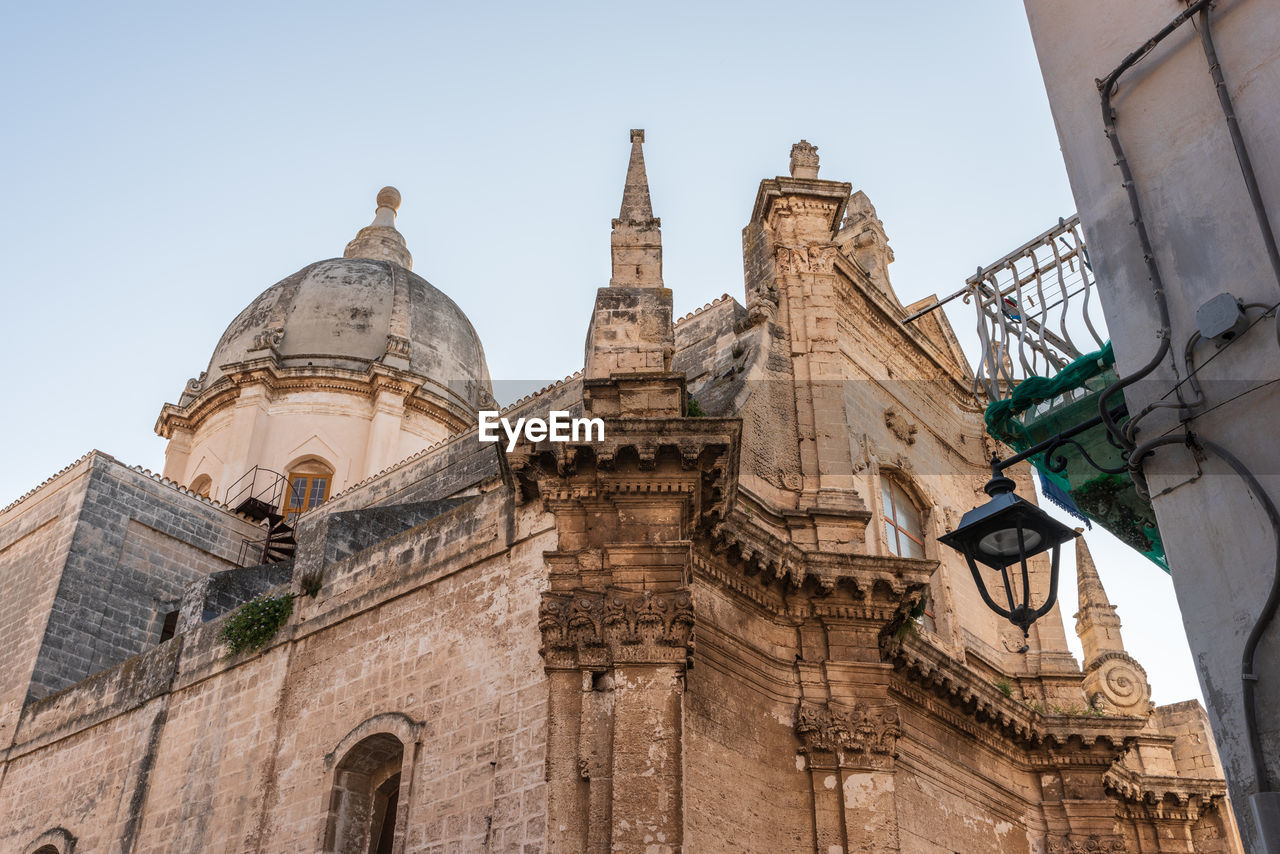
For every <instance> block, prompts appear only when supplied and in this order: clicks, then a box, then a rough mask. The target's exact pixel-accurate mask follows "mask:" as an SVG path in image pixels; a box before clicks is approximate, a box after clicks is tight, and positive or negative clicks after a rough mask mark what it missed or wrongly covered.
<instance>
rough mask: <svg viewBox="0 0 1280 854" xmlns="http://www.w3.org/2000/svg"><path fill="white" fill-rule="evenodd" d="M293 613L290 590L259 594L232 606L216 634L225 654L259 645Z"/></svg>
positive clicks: (229, 655) (264, 643) (235, 653)
mask: <svg viewBox="0 0 1280 854" xmlns="http://www.w3.org/2000/svg"><path fill="white" fill-rule="evenodd" d="M292 613H293V594H292V593H286V594H284V595H282V596H259V597H258V598H257V599H254V600H252V601H249V602H246V603H245V604H243V605H241V606H240V607H239V608H237V609H236V610H235V612H234V613H232V614H231V616H230V617H227V621H226V622H225V623H223V625H222V631H221V632H220V633H219V634H218V637H219V638H220V639H221V640H222V642H223V643H224V644H225V645H226V647H227V657H228V658H229V657H231V656H234V655H238V654H239V653H241V652H244V651H245V650H256V649H262V648H263V647H264V646H266V645H267V644H268V643H270V642H271V639H272V638H273V637H275V634H276V632H278V631H280V628H281V626H283V625H284V624H285V623H286V622H287V621H288V619H289V615H290V614H292Z"/></svg>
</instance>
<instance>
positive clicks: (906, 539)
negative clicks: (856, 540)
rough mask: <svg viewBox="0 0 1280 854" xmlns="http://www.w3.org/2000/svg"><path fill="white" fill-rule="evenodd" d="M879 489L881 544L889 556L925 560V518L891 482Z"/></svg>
mask: <svg viewBox="0 0 1280 854" xmlns="http://www.w3.org/2000/svg"><path fill="white" fill-rule="evenodd" d="M880 489H881V492H880V495H881V498H883V500H884V541H885V545H886V546H887V547H888V549H889V554H892V555H897V556H898V557H914V558H922V557H924V514H923V513H921V512H920V508H919V507H918V506H917V505H916V503H915V501H913V500H912V499H911V497H910V496H909V495H908V494H907V491H906V490H905V489H903V487H902V484H901V483H900V482H899V481H897V480H895V479H894V478H892V477H885V478H883V479H882V480H881V486H880Z"/></svg>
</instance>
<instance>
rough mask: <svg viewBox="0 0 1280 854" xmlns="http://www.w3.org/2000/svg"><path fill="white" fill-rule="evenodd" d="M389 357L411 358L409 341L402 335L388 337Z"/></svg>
mask: <svg viewBox="0 0 1280 854" xmlns="http://www.w3.org/2000/svg"><path fill="white" fill-rule="evenodd" d="M387 355H388V356H403V357H404V358H406V359H407V358H409V339H408V338H405V337H404V336H402V335H388V336H387Z"/></svg>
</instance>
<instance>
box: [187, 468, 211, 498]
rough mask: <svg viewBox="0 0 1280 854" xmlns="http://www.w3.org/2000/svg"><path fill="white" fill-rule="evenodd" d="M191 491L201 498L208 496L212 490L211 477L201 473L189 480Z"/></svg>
mask: <svg viewBox="0 0 1280 854" xmlns="http://www.w3.org/2000/svg"><path fill="white" fill-rule="evenodd" d="M191 491H192V492H194V493H195V494H196V495H199V496H200V497H201V498H208V497H209V495H210V493H212V492H213V478H211V477H209V475H207V474H202V475H200V476H199V477H198V478H196V479H195V480H193V481H191Z"/></svg>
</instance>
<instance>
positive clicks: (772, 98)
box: [0, 0, 1199, 702]
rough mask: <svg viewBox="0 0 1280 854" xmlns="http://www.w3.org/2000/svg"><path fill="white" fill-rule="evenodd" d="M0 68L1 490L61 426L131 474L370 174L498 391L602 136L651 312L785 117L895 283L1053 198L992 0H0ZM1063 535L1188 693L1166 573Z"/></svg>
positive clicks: (715, 240)
mask: <svg viewBox="0 0 1280 854" xmlns="http://www.w3.org/2000/svg"><path fill="white" fill-rule="evenodd" d="M0 80H2V81H3V83H0V109H2V110H3V115H4V124H3V127H4V131H3V133H0V187H2V188H3V193H2V194H0V249H2V250H3V254H4V257H5V258H6V259H7V260H8V264H9V267H8V269H7V271H5V273H4V274H3V278H2V279H0V288H2V289H3V313H2V314H0V356H3V359H2V361H0V364H2V366H3V367H2V368H0V370H3V388H4V392H5V397H6V398H7V400H8V402H9V403H8V405H7V406H6V407H5V409H6V411H7V412H9V413H11V417H9V418H5V419H4V420H3V421H2V422H0V448H4V449H5V453H4V459H5V464H4V465H3V466H0V506H2V505H4V504H7V503H8V502H9V501H10V500H12V499H13V498H16V497H17V496H18V495H20V494H22V493H23V492H25V491H26V490H28V489H30V488H31V487H33V486H35V485H36V484H38V483H39V482H40V481H41V480H43V479H44V478H45V477H47V476H49V475H50V474H52V473H53V472H55V471H56V470H58V469H59V468H61V467H62V466H64V465H66V464H67V463H69V462H71V461H72V460H73V459H75V458H76V457H78V456H79V455H81V454H83V453H84V452H86V451H87V450H89V449H90V448H95V447H96V448H100V449H102V450H104V451H106V452H108V453H111V454H113V455H115V456H117V457H118V458H119V459H121V460H123V461H125V462H127V463H130V464H141V465H144V466H148V467H150V468H152V469H156V470H158V469H159V468H160V467H161V466H162V463H163V448H164V443H163V441H162V440H160V439H159V438H157V437H156V436H154V434H153V433H152V428H153V425H154V423H155V418H156V416H157V414H158V413H159V410H160V406H161V404H163V403H164V402H165V401H174V400H176V399H177V396H178V394H179V393H180V391H181V390H182V387H183V384H184V383H185V381H186V379H187V378H188V377H190V376H194V375H195V374H197V373H198V372H199V371H200V370H202V369H204V367H205V365H206V363H207V361H208V358H209V353H210V351H211V349H212V347H213V344H214V343H215V341H216V340H217V338H218V336H219V335H220V334H221V332H222V330H223V328H224V327H225V326H226V324H227V323H228V322H229V321H230V320H231V318H232V317H234V316H235V314H236V313H237V312H238V311H239V310H240V309H241V308H242V307H243V306H245V305H246V304H247V303H248V302H249V301H250V300H251V299H252V298H253V297H254V296H256V295H257V294H258V293H259V292H260V291H262V290H263V289H265V288H266V287H268V286H269V285H271V284H272V283H274V282H276V281H278V280H279V279H281V278H283V277H284V276H286V275H288V274H290V273H292V272H294V271H295V270H297V269H298V268H300V267H302V266H304V265H305V264H308V263H310V262H312V261H315V260H319V259H321V258H326V257H333V256H337V255H340V254H341V252H342V249H343V246H344V245H345V244H346V242H347V241H348V240H349V239H351V237H353V236H354V235H355V233H356V231H357V230H358V229H359V228H360V227H362V226H364V225H367V224H368V222H369V221H370V219H371V218H372V215H373V208H374V202H373V199H374V195H375V193H376V192H377V190H378V188H379V187H381V186H383V185H384V184H394V185H395V186H396V187H398V188H399V189H400V190H401V192H402V194H403V196H404V204H403V206H402V207H401V210H400V219H399V223H398V225H399V228H400V230H401V231H402V232H403V233H404V235H405V236H406V238H407V239H408V242H409V247H410V250H411V251H412V252H413V254H414V258H415V267H414V269H415V271H416V272H418V273H420V274H421V275H423V276H425V277H426V278H428V279H429V280H431V281H432V282H433V283H434V284H435V285H436V286H437V287H440V288H441V289H442V290H444V291H445V292H446V293H448V294H449V295H450V296H452V297H453V299H454V300H455V301H457V302H458V304H459V305H460V306H462V308H463V309H464V310H465V311H466V312H467V314H468V315H469V316H470V318H471V320H472V322H473V323H474V324H475V326H476V328H477V330H478V331H479V332H480V335H481V337H482V339H483V341H484V344H485V348H486V352H487V355H488V361H489V367H490V370H491V372H492V374H493V376H494V378H495V380H499V381H502V380H512V381H522V382H525V383H528V382H539V381H540V382H546V381H550V380H555V379H559V378H561V377H563V376H565V375H566V374H569V373H571V372H572V371H574V370H577V369H578V368H580V367H581V362H582V342H583V336H584V334H585V330H586V321H587V317H588V314H589V311H590V307H591V304H592V299H593V295H594V292H595V289H596V288H597V287H600V286H602V285H604V284H606V283H607V281H608V277H609V221H610V218H611V217H613V216H615V215H616V213H617V208H618V203H619V199H620V197H621V192H622V182H623V174H624V170H625V165H626V155H627V150H628V145H627V131H628V129H629V128H633V127H643V128H645V129H646V130H647V133H648V143H647V145H646V147H645V149H646V150H645V156H646V160H647V162H648V169H649V178H650V183H651V187H652V194H653V203H654V209H655V213H656V214H657V215H658V216H660V217H661V218H662V223H663V241H664V252H665V259H664V260H665V276H666V282H667V284H668V285H669V286H670V287H671V288H673V290H674V292H675V300H676V308H677V310H678V312H679V313H681V314H683V313H684V312H686V311H689V310H691V309H693V308H695V307H697V306H699V305H702V304H703V303H704V302H707V301H709V300H711V299H713V298H715V297H717V296H719V295H720V294H721V293H725V292H728V293H730V294H732V295H734V296H735V297H739V298H740V297H741V293H742V262H741V253H740V232H741V228H742V226H743V225H744V224H745V223H746V220H747V217H748V215H749V214H750V210H751V204H752V201H753V200H754V198H755V192H756V186H757V184H758V182H759V180H760V179H761V178H764V177H770V176H773V175H777V174H780V173H785V171H786V167H787V156H788V152H789V150H790V146H791V143H793V142H795V141H796V140H798V139H800V138H801V137H804V138H807V139H808V140H810V141H811V142H813V143H815V144H816V145H818V146H819V149H820V152H819V153H820V154H821V157H822V176H823V177H826V178H832V179H836V180H847V181H850V182H852V183H853V185H854V186H855V187H857V188H860V189H862V190H864V191H866V193H867V194H868V195H869V196H870V198H871V200H872V202H873V203H874V204H875V205H876V207H877V209H878V211H879V214H880V217H881V219H882V220H883V221H884V223H885V227H886V230H887V231H888V234H889V238H890V242H891V244H892V246H893V248H894V251H895V253H896V256H897V261H896V263H895V264H894V265H893V266H892V267H891V268H890V273H891V275H892V278H893V281H894V284H895V286H896V288H897V291H898V294H899V296H900V298H901V299H902V301H903V302H904V303H910V302H912V301H914V300H916V299H919V298H921V297H923V296H925V295H927V294H930V293H934V292H938V293H945V292H949V291H952V290H954V289H955V288H957V287H958V286H959V285H960V284H961V283H962V282H963V279H964V277H965V276H967V275H968V274H969V273H971V272H972V271H973V269H974V268H975V267H976V266H977V265H979V264H982V263H985V262H988V261H991V260H993V259H995V258H997V257H999V256H1001V255H1002V254H1004V253H1005V252H1006V251H1008V250H1009V249H1011V248H1013V247H1015V246H1017V245H1018V244H1020V243H1022V242H1023V241H1024V240H1026V239H1028V238H1030V237H1032V236H1034V235H1035V234H1038V233H1039V232H1040V231H1042V230H1044V229H1045V228H1047V227H1048V226H1049V225H1051V224H1053V223H1054V222H1056V221H1057V218H1058V217H1059V216H1067V215H1069V214H1070V213H1071V212H1072V211H1073V210H1074V203H1073V201H1072V199H1071V194H1070V190H1069V187H1068V185H1067V181H1066V175H1065V171H1064V169H1063V166H1062V160H1061V156H1060V153H1059V150H1058V142H1057V138H1056V136H1055V133H1054V128H1053V122H1052V119H1051V117H1050V115H1049V111H1048V106H1047V102H1046V99H1045V95H1044V88H1043V84H1042V82H1041V79H1040V74H1039V69H1038V67H1037V65H1036V62H1035V55H1034V51H1033V49H1032V45H1031V39H1030V34H1029V32H1028V28H1027V23H1026V19H1025V16H1024V13H1023V10H1022V5H1021V3H1018V2H1013V0H987V2H978V3H968V4H959V3H952V2H941V1H940V0H935V2H899V3H870V2H850V0H845V2H811V3H805V4H796V5H784V4H781V3H767V4H766V3H758V2H756V3H752V2H725V3H701V4H691V3H687V2H686V3H661V2H645V3H635V4H622V3H611V4H602V3H586V2H582V3H540V4H527V3H522V4H517V3H506V4H500V3H472V4H461V3H452V4H439V3H375V2H365V3H361V4H354V3H347V4H335V3H319V2H306V3H303V2H297V3H261V2H255V3H221V4H216V5H214V6H209V5H207V4H206V6H204V7H200V8H196V7H194V6H192V5H190V4H171V3H166V4H162V3H154V4H140V3H114V4H110V5H107V4H100V3H63V4H51V3H43V4H37V3H28V4H9V5H8V6H7V7H6V9H5V11H4V13H3V16H2V18H0ZM951 316H952V321H953V323H954V324H955V325H956V326H957V327H958V329H959V330H960V331H961V333H962V334H965V333H966V332H967V330H968V329H969V328H970V326H971V325H972V324H971V319H970V317H969V316H968V315H967V314H965V313H964V311H956V312H954V313H952V315H951ZM965 340H966V341H968V340H969V338H968V337H967V335H966V337H965ZM499 396H500V397H501V396H502V394H501V392H500V393H499ZM1090 542H1091V544H1093V545H1094V551H1095V555H1096V556H1097V557H1098V558H1099V563H1100V567H1101V572H1102V577H1103V580H1104V582H1105V583H1106V584H1107V586H1108V590H1109V591H1110V592H1111V593H1112V596H1113V599H1115V600H1116V603H1117V604H1118V605H1119V607H1120V614H1121V616H1122V618H1124V620H1125V627H1126V637H1127V639H1128V641H1129V644H1130V648H1131V651H1132V652H1133V653H1134V654H1135V656H1137V657H1138V658H1139V660H1140V661H1142V663H1143V664H1144V665H1145V666H1146V667H1147V670H1148V672H1149V673H1150V674H1151V678H1152V682H1153V683H1154V685H1155V691H1156V698H1157V700H1158V701H1160V702H1171V701H1175V700H1180V699H1185V698H1187V697H1191V696H1198V694H1199V688H1198V686H1197V685H1196V684H1195V677H1194V673H1193V671H1192V669H1191V663H1190V658H1189V655H1188V653H1187V651H1186V644H1185V641H1184V640H1183V638H1182V634H1181V630H1180V628H1179V627H1178V625H1177V620H1176V618H1175V616H1174V613H1175V612H1173V611H1171V608H1173V607H1174V605H1173V594H1172V587H1171V585H1170V583H1169V581H1168V579H1167V577H1165V576H1164V575H1163V574H1162V573H1159V572H1158V571H1157V570H1155V569H1154V568H1152V567H1151V566H1150V565H1148V564H1147V563H1146V562H1145V561H1144V560H1143V559H1142V558H1140V557H1137V556H1136V555H1134V554H1133V553H1132V552H1129V551H1127V550H1126V549H1125V548H1124V547H1122V546H1119V545H1117V544H1116V543H1115V541H1114V540H1112V539H1111V538H1110V537H1108V536H1107V535H1104V534H1091V535H1090ZM1063 595H1064V599H1065V600H1066V604H1065V605H1064V612H1065V614H1066V623H1067V628H1068V634H1069V635H1070V636H1071V637H1072V639H1073V640H1074V635H1073V633H1072V632H1071V619H1070V614H1071V613H1073V611H1074V600H1075V593H1074V580H1073V575H1072V574H1071V573H1070V572H1068V573H1067V574H1066V577H1065V578H1064V582H1063Z"/></svg>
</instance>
